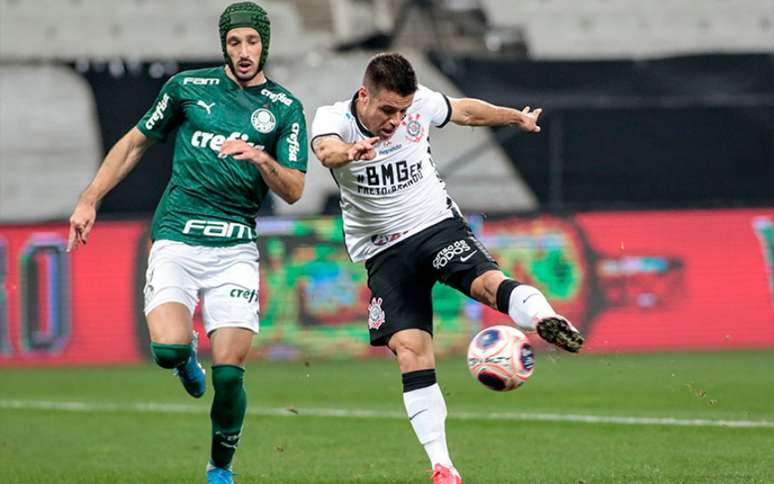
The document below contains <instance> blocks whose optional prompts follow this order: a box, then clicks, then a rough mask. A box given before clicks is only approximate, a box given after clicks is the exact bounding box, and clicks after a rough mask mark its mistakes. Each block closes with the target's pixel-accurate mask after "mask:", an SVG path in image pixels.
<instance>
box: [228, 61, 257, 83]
mask: <svg viewBox="0 0 774 484" xmlns="http://www.w3.org/2000/svg"><path fill="white" fill-rule="evenodd" d="M228 68H229V69H231V73H232V74H234V77H236V78H237V79H238V80H239V82H250V81H252V80H253V78H254V77H255V76H257V75H258V73H259V72H261V71H260V70H259V69H257V68H256V69H255V72H253V74H252V75H250V76H243V75H241V74H240V73H239V70H237V67H236V65H234V60H233V59H232V58H230V57H229V58H228Z"/></svg>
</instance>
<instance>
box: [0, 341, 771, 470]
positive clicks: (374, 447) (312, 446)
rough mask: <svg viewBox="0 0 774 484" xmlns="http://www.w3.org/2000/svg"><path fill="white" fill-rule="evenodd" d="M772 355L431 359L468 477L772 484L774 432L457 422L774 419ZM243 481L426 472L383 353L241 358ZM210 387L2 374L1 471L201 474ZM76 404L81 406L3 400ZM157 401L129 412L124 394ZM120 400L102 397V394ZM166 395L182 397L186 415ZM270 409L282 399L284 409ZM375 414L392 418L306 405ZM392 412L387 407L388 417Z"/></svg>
mask: <svg viewBox="0 0 774 484" xmlns="http://www.w3.org/2000/svg"><path fill="white" fill-rule="evenodd" d="M772 368H774V352H771V351H756V352H744V353H741V352H740V353H690V354H671V353H666V354H652V355H626V356H624V355H612V356H611V355H608V356H574V355H563V354H559V353H555V352H552V353H542V354H539V355H538V360H537V367H536V371H535V374H534V376H533V378H532V379H531V380H530V381H529V382H528V383H527V385H526V386H524V387H523V388H521V389H519V390H517V391H515V392H511V393H504V394H498V393H494V392H491V391H488V390H486V389H484V388H483V387H481V386H480V385H479V384H477V383H476V382H475V381H473V379H472V378H471V377H470V376H469V374H468V373H467V369H466V368H465V364H464V359H463V358H455V359H449V360H446V361H441V362H440V363H439V370H438V374H439V379H440V383H441V385H442V388H443V389H444V392H445V393H446V395H447V397H446V398H447V405H448V407H449V415H450V419H449V420H448V422H447V433H448V440H449V446H450V449H451V452H452V457H453V458H454V461H455V464H456V465H457V467H458V468H459V469H460V471H461V472H462V474H463V477H464V479H465V482H466V483H501V482H523V483H589V484H590V483H633V482H637V483H640V482H641V483H660V482H669V483H671V482H685V483H694V482H700V483H718V482H721V483H724V482H732V483H764V482H765V483H770V482H774V450H772V449H774V428H771V427H768V428H727V427H713V426H667V425H621V424H612V423H582V422H561V421H560V422H556V421H531V420H526V421H519V420H486V419H482V418H472V419H460V418H455V413H456V414H457V415H461V414H463V413H464V414H465V415H467V416H470V415H471V414H475V415H479V416H483V415H486V414H488V413H490V412H497V413H503V412H525V413H528V414H535V413H550V414H559V415H569V414H579V415H597V416H632V417H662V418H669V417H673V418H678V419H706V420H745V421H769V422H773V421H774V403H772V402H774V376H772ZM246 385H247V391H248V404H249V405H250V407H251V408H252V409H253V412H252V413H248V417H247V419H246V422H245V432H244V437H243V439H242V442H241V445H240V449H239V451H238V453H237V460H236V463H235V470H236V471H237V473H239V474H240V477H239V478H238V479H237V481H236V482H237V484H246V483H254V482H262V483H263V482H272V483H280V482H283V483H285V482H298V483H301V482H303V483H326V482H327V483H334V482H372V483H376V482H385V483H386V482H389V483H394V482H411V483H420V482H427V478H428V475H429V474H428V473H427V469H428V468H429V463H428V462H427V460H426V458H425V455H424V452H423V450H422V449H421V447H420V446H419V444H418V443H417V442H416V439H415V437H414V435H413V432H412V430H411V427H410V425H409V423H408V421H407V420H405V419H403V418H402V417H401V413H402V412H403V404H402V398H401V386H400V377H399V374H398V371H397V368H396V366H395V363H394V362H393V361H390V360H386V359H385V360H375V361H374V360H369V361H352V362H343V361H340V362H311V363H309V364H304V363H303V362H297V363H268V362H253V363H250V364H249V366H248V371H247V376H246ZM210 398H211V388H210V389H208V393H207V395H206V396H205V397H204V398H203V399H202V400H194V399H191V398H190V397H187V396H186V395H185V394H184V393H183V391H182V389H181V388H180V387H179V385H178V383H177V381H176V380H175V379H174V378H173V377H172V376H171V375H170V374H169V372H167V371H164V370H161V369H158V368H155V367H152V366H142V367H132V368H109V369H106V368H99V369H45V370H44V369H8V368H3V369H2V370H0V482H2V483H53V482H56V483H111V484H113V483H191V482H203V480H204V474H203V472H204V465H205V463H206V460H207V455H208V446H209V418H208V415H207V412H208V405H209V399H210ZM12 401H21V403H22V404H23V405H22V406H26V405H27V403H25V402H33V403H34V402H52V401H53V402H81V403H83V404H88V405H92V406H94V407H93V408H92V407H89V408H90V410H89V411H65V410H50V409H49V410H45V409H30V408H13V409H11V408H8V407H9V405H10V403H9V402H12ZM147 402H152V403H157V404H163V405H166V406H165V407H163V408H162V410H165V411H149V412H138V411H136V410H134V407H133V405H136V404H142V403H147ZM111 404H117V405H118V406H116V407H113V408H110V407H109V405H111ZM170 405H181V406H182V407H180V410H181V411H170V409H171V410H176V409H177V407H173V408H170ZM267 409H291V410H290V411H287V412H285V413H286V414H287V415H288V416H273V415H267V414H266V411H267ZM319 409H350V410H370V411H376V412H377V413H380V414H381V413H383V414H384V415H386V416H387V418H353V417H319V416H311V415H309V414H312V413H314V411H315V410H319ZM396 416H397V417H396Z"/></svg>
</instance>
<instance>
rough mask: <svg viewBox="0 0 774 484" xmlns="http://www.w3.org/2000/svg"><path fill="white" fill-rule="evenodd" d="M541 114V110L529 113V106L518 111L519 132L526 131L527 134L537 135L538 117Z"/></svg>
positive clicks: (538, 129)
mask: <svg viewBox="0 0 774 484" xmlns="http://www.w3.org/2000/svg"><path fill="white" fill-rule="evenodd" d="M542 112H543V109H542V108H538V109H536V110H534V111H530V107H529V106H527V107H525V108H524V109H522V110H521V111H520V113H521V116H520V118H521V122H520V123H519V127H520V128H521V130H522V131H526V132H528V133H539V132H540V126H538V118H539V117H540V113H542Z"/></svg>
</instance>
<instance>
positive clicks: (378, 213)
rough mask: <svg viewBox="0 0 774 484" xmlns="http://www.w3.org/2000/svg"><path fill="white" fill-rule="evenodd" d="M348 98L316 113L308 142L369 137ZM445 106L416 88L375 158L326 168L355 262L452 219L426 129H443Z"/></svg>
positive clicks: (440, 97) (447, 107) (438, 98)
mask: <svg viewBox="0 0 774 484" xmlns="http://www.w3.org/2000/svg"><path fill="white" fill-rule="evenodd" d="M354 99H355V98H353V99H352V100H349V101H341V102H337V103H336V104H333V105H331V106H323V107H321V108H319V109H318V110H317V113H316V114H315V116H314V121H313V122H312V139H313V140H314V138H317V137H320V136H326V135H337V136H339V137H340V138H341V139H342V140H343V141H344V142H345V143H350V144H351V143H356V142H358V141H360V140H364V139H367V138H371V137H373V136H374V135H373V134H371V133H370V132H369V131H368V130H367V129H366V127H365V126H363V124H362V123H361V122H360V120H359V119H358V118H357V115H356V113H355V104H354ZM450 118H451V104H449V100H448V99H447V98H446V96H444V95H443V94H441V93H438V92H435V91H431V90H430V89H427V88H426V87H424V86H419V88H418V90H417V92H416V94H415V95H414V101H413V102H412V104H411V106H410V107H409V109H408V112H407V113H406V117H405V118H404V120H403V123H402V124H401V126H399V127H398V129H397V130H396V131H395V133H394V134H393V135H392V137H391V138H390V139H389V140H386V141H381V142H380V143H379V144H378V145H377V146H376V158H374V159H373V160H370V161H366V160H358V161H352V162H350V163H348V164H346V165H344V166H342V167H340V168H334V169H331V173H332V174H333V178H334V179H335V180H336V183H337V184H338V186H339V190H340V192H341V202H340V205H341V213H342V217H343V219H344V241H345V244H346V246H347V251H348V252H349V256H350V258H351V259H352V260H353V261H355V262H360V261H363V260H366V259H369V258H371V257H373V256H374V255H375V254H377V253H379V252H381V251H383V250H384V249H386V248H388V247H390V246H392V245H394V244H396V243H398V242H400V241H402V240H405V239H406V238H407V237H410V236H411V235H413V234H415V233H417V232H419V231H421V230H423V229H426V228H427V227H430V226H431V225H434V224H436V223H438V222H440V221H441V220H444V219H447V218H450V217H452V216H453V215H454V212H453V210H456V205H455V204H454V202H453V201H452V200H451V199H450V198H449V196H448V194H447V193H446V184H445V183H444V182H443V180H441V178H440V176H439V175H438V172H437V171H436V168H435V165H434V164H433V160H432V157H431V156H430V143H429V137H428V135H429V130H430V125H433V126H438V127H443V126H444V125H445V124H446V123H447V122H449V119H450Z"/></svg>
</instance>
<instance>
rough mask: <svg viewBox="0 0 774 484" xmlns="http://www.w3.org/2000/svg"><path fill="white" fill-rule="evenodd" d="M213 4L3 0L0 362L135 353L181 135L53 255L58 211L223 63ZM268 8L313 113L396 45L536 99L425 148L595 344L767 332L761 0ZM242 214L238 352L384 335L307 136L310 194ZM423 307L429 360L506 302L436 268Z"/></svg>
mask: <svg viewBox="0 0 774 484" xmlns="http://www.w3.org/2000/svg"><path fill="white" fill-rule="evenodd" d="M228 3H229V2H224V1H220V0H166V1H163V2H154V1H149V0H125V1H121V2H117V1H100V0H0V366H14V365H83V364H93V365H102V364H115V363H134V362H139V361H144V360H146V359H147V358H148V344H147V343H148V341H147V331H146V329H145V322H144V319H143V315H142V285H143V283H144V270H145V264H146V261H145V257H146V254H147V250H148V221H149V218H150V215H151V213H152V210H153V209H154V207H155V205H156V203H157V201H158V199H159V197H160V195H161V193H162V191H163V189H164V186H165V184H166V182H167V180H168V177H169V173H170V167H171V163H170V161H171V153H172V143H171V142H169V143H166V144H159V145H157V146H155V147H153V148H152V149H151V150H150V151H149V152H148V153H147V154H146V155H145V156H144V158H143V160H142V161H141V163H140V164H139V165H138V166H137V167H136V168H135V170H134V171H133V172H132V173H131V174H130V175H129V176H128V177H127V178H126V179H125V180H124V181H123V182H122V183H121V184H120V185H119V186H118V187H117V188H116V189H114V190H113V191H112V192H111V193H110V194H109V195H108V196H107V197H106V198H105V199H104V201H103V203H102V205H101V208H100V213H99V218H98V223H97V226H96V229H95V231H94V232H93V234H92V236H91V238H90V240H89V245H88V247H86V248H85V250H79V251H77V252H75V253H73V254H67V253H65V251H64V247H65V244H66V237H67V225H66V221H67V218H68V217H69V215H70V211H71V210H72V208H73V206H74V204H75V201H76V199H77V196H78V194H79V193H80V191H81V190H82V189H83V188H84V187H85V186H86V184H87V183H88V181H89V180H90V179H91V177H92V176H93V175H94V173H95V171H96V169H97V167H98V166H99V163H100V162H101V159H102V157H103V156H104V154H105V152H106V150H107V149H108V148H109V147H110V146H111V145H112V144H113V143H115V142H116V141H117V140H118V138H119V137H120V136H121V135H122V134H123V133H124V132H126V130H128V129H129V128H130V127H131V126H133V125H134V124H135V123H136V122H137V120H138V119H139V118H140V117H141V115H142V114H143V113H144V112H145V111H146V110H147V109H148V108H149V107H150V106H151V104H152V102H153V100H154V98H155V96H156V94H157V93H158V91H159V89H160V87H161V86H162V84H163V83H164V82H165V81H166V79H167V78H168V77H169V76H171V75H172V74H175V73H176V72H179V71H181V70H186V69H191V68H198V67H202V66H209V65H213V64H218V63H220V62H222V56H221V52H220V44H219V38H218V31H217V18H218V16H219V14H220V13H221V12H222V10H223V9H224V8H225V6H226V5H227V4H228ZM260 3H261V5H263V6H264V7H265V8H266V10H267V11H268V12H269V14H270V17H271V21H272V41H271V51H270V58H269V62H268V64H267V69H266V71H267V74H268V76H269V77H270V78H272V79H274V80H275V81H277V82H279V83H281V84H283V85H285V86H286V87H288V88H289V89H290V90H291V91H292V92H293V93H295V94H296V95H297V96H298V97H299V98H300V99H301V100H302V101H303V103H304V106H305V112H306V115H307V118H308V121H309V123H311V118H312V117H313V116H314V113H315V110H316V108H317V107H319V106H321V105H325V104H330V103H332V102H333V101H337V100H341V99H346V98H348V97H350V96H351V95H352V93H354V92H355V90H356V89H357V88H358V87H359V85H360V80H361V78H362V72H363V69H364V67H365V65H366V63H367V61H368V59H369V57H370V56H371V55H373V54H374V53H377V52H380V51H389V50H397V51H400V52H402V53H404V54H406V55H407V56H408V57H409V58H410V59H411V60H412V62H413V63H414V65H415V67H416V69H417V71H418V75H419V79H420V82H421V83H423V84H425V85H427V86H428V87H430V88H432V89H435V90H438V91H442V92H444V93H446V94H447V95H449V96H451V97H461V96H471V97H478V98H482V99H485V100H488V101H491V102H493V103H497V104H502V105H508V106H514V107H519V108H521V107H523V106H525V105H529V106H532V107H542V108H543V109H544V114H543V115H542V117H541V123H540V124H541V125H542V127H543V130H542V133H541V134H540V135H537V136H535V135H522V134H520V133H519V132H518V131H517V130H514V129H507V128H500V129H486V128H477V129H472V128H461V127H456V126H451V125H450V126H448V127H446V128H444V129H442V130H436V131H435V132H434V133H433V135H432V138H433V150H434V160H435V161H436V164H437V165H438V167H439V170H440V172H441V174H442V176H443V177H444V178H445V180H446V182H447V187H448V189H449V192H450V193H451V195H452V196H453V197H454V198H455V199H456V200H457V202H458V203H459V204H460V205H461V207H462V208H463V209H464V210H465V211H466V213H467V215H468V216H469V218H470V221H471V223H472V225H473V227H474V229H475V230H476V231H477V233H478V234H479V236H480V237H481V239H482V240H483V241H484V242H485V244H486V245H487V246H488V247H489V248H490V249H491V251H492V252H493V254H494V255H495V257H496V258H497V259H498V260H499V261H500V262H501V264H502V266H503V268H504V269H505V270H506V272H508V273H510V274H511V275H513V276H514V277H516V278H518V279H520V280H522V281H525V282H530V283H532V284H534V285H536V286H538V287H540V288H541V289H542V290H543V291H544V292H545V293H546V294H547V296H548V298H549V300H551V301H552V302H553V304H554V306H555V307H556V309H557V310H558V311H559V312H561V313H562V314H565V315H566V316H568V317H570V318H571V319H572V320H573V321H574V322H575V324H576V326H579V327H580V328H581V329H582V330H583V331H584V333H585V334H586V335H587V342H588V343H587V350H588V352H598V353H611V352H642V351H647V352H649V351H664V350H668V351H676V350H700V349H710V350H717V349H720V350H725V349H739V348H766V347H772V346H774V311H773V302H774V298H773V296H772V291H773V290H774V280H773V279H772V277H773V272H772V264H774V55H773V54H774V2H773V1H772V0H703V1H699V0H695V1H692V0H669V1H661V2H642V1H638V0H588V1H584V2H575V1H571V0H519V1H515V0H292V1H279V0H273V1H262V2H260ZM258 230H259V234H261V236H260V240H259V247H260V250H261V253H262V259H263V260H262V265H261V271H262V281H261V284H262V291H261V305H262V316H261V335H260V337H258V338H256V340H255V356H256V357H257V358H270V359H299V358H328V357H335V358H346V357H353V356H357V357H360V356H369V355H372V354H376V355H382V354H383V351H382V350H378V351H377V350H372V349H370V348H369V347H368V344H367V338H368V336H367V332H366V331H365V320H366V307H367V301H368V296H369V292H368V289H367V287H366V284H365V282H366V281H365V271H364V269H363V268H362V267H360V266H359V265H355V264H351V263H350V262H349V261H348V258H347V256H346V253H345V252H344V249H343V244H342V241H341V220H340V217H339V212H338V195H337V192H336V186H335V184H334V183H333V180H332V179H331V177H330V176H329V174H328V173H327V172H326V170H325V169H323V168H322V167H321V165H320V164H319V162H318V161H317V160H316V159H314V155H313V154H311V153H310V161H309V170H308V174H307V178H306V189H305V193H304V196H303V198H302V199H301V201H300V202H299V203H297V204H295V205H293V206H288V205H286V204H284V203H283V202H282V201H281V200H279V199H278V198H272V199H271V200H270V201H269V202H267V203H266V206H265V207H264V208H263V209H262V213H261V217H260V219H259V224H258ZM435 301H436V308H435V309H436V324H437V327H438V334H437V344H438V347H439V352H440V353H442V354H461V353H464V350H465V348H466V347H467V343H468V341H469V339H470V336H471V335H472V334H474V333H475V332H476V331H478V330H479V329H480V328H482V327H485V326H488V325H492V324H497V323H505V322H507V318H505V317H503V315H501V314H499V313H496V312H495V311H491V310H489V309H487V308H483V307H481V306H479V305H477V304H475V303H473V302H472V301H470V300H468V299H467V298H465V297H464V296H462V295H460V294H458V293H456V292H454V291H453V290H450V289H448V288H446V287H443V286H440V285H439V287H437V288H436V294H435ZM197 325H198V315H197ZM204 351H205V353H206V344H205V348H204Z"/></svg>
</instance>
